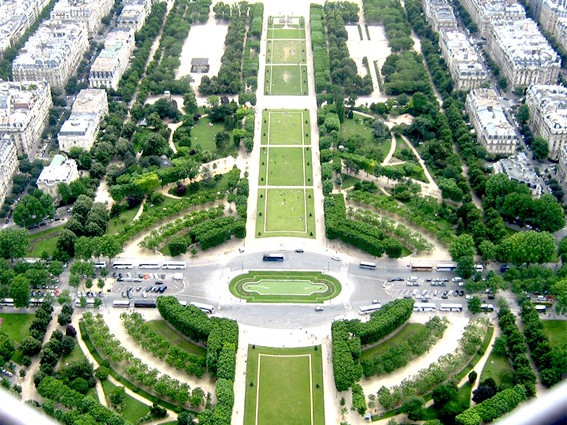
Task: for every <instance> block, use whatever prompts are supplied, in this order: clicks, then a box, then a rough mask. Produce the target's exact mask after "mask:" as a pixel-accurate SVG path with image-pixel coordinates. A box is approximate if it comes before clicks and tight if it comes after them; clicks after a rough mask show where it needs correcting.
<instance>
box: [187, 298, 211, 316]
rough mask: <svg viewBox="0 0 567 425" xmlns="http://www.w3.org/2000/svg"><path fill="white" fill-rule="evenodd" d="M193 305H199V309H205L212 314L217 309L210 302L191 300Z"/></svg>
mask: <svg viewBox="0 0 567 425" xmlns="http://www.w3.org/2000/svg"><path fill="white" fill-rule="evenodd" d="M191 305H192V306H193V307H197V308H198V309H200V310H201V311H204V312H205V313H207V314H212V313H213V312H214V311H215V308H214V307H213V306H212V305H209V304H202V303H197V302H194V301H193V302H191Z"/></svg>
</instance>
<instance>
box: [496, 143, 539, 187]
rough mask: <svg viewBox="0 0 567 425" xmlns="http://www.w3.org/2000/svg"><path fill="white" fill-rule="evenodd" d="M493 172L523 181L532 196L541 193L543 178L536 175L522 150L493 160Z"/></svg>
mask: <svg viewBox="0 0 567 425" xmlns="http://www.w3.org/2000/svg"><path fill="white" fill-rule="evenodd" d="M493 172H494V174H498V173H502V174H505V175H506V176H507V177H508V178H509V179H510V180H514V181H517V182H520V183H524V184H525V185H526V186H528V187H529V188H530V190H531V193H532V196H533V197H534V198H539V197H540V196H541V195H542V194H543V179H542V178H541V177H539V176H538V175H537V173H536V172H535V170H534V167H533V166H532V164H531V162H530V160H529V159H528V157H527V156H526V154H525V153H524V152H520V153H519V154H517V155H514V156H511V157H510V158H503V159H501V160H500V161H497V162H495V163H494V167H493Z"/></svg>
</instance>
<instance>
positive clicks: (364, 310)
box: [358, 304, 382, 314]
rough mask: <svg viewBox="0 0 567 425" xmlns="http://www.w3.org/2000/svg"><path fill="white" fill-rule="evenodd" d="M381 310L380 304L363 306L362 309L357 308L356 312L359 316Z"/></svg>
mask: <svg viewBox="0 0 567 425" xmlns="http://www.w3.org/2000/svg"><path fill="white" fill-rule="evenodd" d="M381 308H382V306H381V305H380V304H372V305H363V306H362V307H358V312H359V313H360V314H370V313H374V312H375V311H378V310H380V309H381Z"/></svg>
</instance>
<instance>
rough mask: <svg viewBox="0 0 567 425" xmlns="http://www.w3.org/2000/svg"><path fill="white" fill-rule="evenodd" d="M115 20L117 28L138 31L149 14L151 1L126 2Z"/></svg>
mask: <svg viewBox="0 0 567 425" xmlns="http://www.w3.org/2000/svg"><path fill="white" fill-rule="evenodd" d="M123 5H124V7H123V8H122V12H121V13H120V15H119V16H118V18H117V20H116V26H117V27H118V28H133V29H134V31H139V30H140V29H141V28H142V26H143V25H144V22H145V21H146V18H147V17H148V15H149V14H150V9H151V7H152V0H126V1H124V2H123Z"/></svg>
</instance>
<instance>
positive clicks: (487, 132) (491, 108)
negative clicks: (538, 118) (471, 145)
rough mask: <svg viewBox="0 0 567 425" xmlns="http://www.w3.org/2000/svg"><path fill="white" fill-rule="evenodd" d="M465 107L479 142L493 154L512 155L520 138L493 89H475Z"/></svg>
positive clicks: (468, 96)
mask: <svg viewBox="0 0 567 425" xmlns="http://www.w3.org/2000/svg"><path fill="white" fill-rule="evenodd" d="M465 108H466V111H467V113H468V115H469V119H470V121H471V123H472V125H473V126H474V129H475V132H476V137H477V140H478V142H479V143H480V144H481V145H482V146H484V147H485V148H486V151H487V152H488V153H490V154H493V155H512V154H514V153H515V152H516V144H517V143H518V138H517V136H516V132H515V131H514V128H513V127H512V125H511V124H510V123H509V122H508V119H507V118H506V114H505V113H504V107H503V105H502V103H501V102H500V98H499V96H498V94H497V93H496V92H495V91H494V90H493V89H481V88H477V89H473V90H471V91H470V92H469V94H468V95H467V99H466V102H465Z"/></svg>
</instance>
